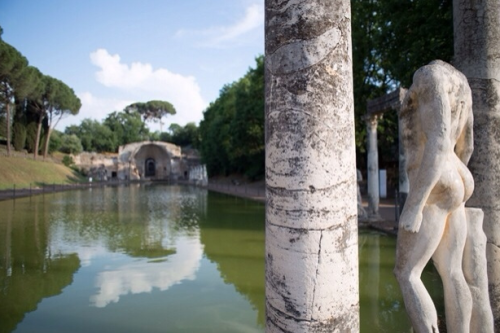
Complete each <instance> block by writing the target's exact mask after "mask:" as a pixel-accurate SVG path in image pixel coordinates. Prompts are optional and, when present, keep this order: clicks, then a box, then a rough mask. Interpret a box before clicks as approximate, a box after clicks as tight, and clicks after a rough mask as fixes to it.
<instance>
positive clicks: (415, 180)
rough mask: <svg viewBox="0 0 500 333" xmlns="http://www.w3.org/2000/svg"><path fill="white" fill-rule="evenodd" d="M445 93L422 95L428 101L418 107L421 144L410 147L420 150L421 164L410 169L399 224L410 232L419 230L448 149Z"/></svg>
mask: <svg viewBox="0 0 500 333" xmlns="http://www.w3.org/2000/svg"><path fill="white" fill-rule="evenodd" d="M434 94H435V92H434ZM444 96H445V95H440V96H439V95H435V96H432V97H431V96H425V97H423V99H425V100H427V101H426V103H421V104H420V106H419V107H418V110H417V112H418V115H419V121H420V123H421V128H422V133H420V135H421V140H418V143H417V144H418V145H421V146H420V147H414V148H413V149H417V151H418V150H423V153H422V159H421V163H420V165H419V166H418V167H417V168H416V169H415V170H413V172H414V173H415V176H414V177H411V182H410V193H408V198H407V200H406V203H405V206H404V209H403V212H402V214H401V218H400V227H402V228H403V229H405V230H407V231H410V232H418V231H419V230H420V225H421V223H422V212H423V209H424V206H425V204H426V202H427V200H428V199H429V195H430V193H431V191H432V189H433V188H434V186H435V185H436V183H437V181H438V180H439V178H440V176H441V168H442V165H443V163H445V161H446V154H447V152H449V150H450V147H449V146H450V144H451V142H450V137H449V130H450V125H451V124H450V106H449V103H448V100H447V98H445V97H444ZM422 146H423V147H422ZM410 149H411V147H410Z"/></svg>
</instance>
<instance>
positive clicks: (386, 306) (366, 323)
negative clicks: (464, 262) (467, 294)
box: [358, 231, 444, 332]
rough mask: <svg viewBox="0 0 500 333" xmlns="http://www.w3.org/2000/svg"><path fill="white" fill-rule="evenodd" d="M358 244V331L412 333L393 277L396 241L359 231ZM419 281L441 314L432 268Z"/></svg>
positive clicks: (438, 287)
mask: <svg viewBox="0 0 500 333" xmlns="http://www.w3.org/2000/svg"><path fill="white" fill-rule="evenodd" d="M358 244H359V272H360V273H359V287H360V288H359V291H360V305H361V306H360V312H361V316H360V317H361V331H362V332H387V331H391V332H411V323H410V321H409V319H408V316H407V314H406V311H405V306H404V302H403V298H402V296H401V291H400V289H399V285H398V283H397V281H396V279H395V277H394V275H393V273H392V271H393V269H394V260H395V253H396V252H395V251H396V250H395V248H396V239H395V238H394V237H390V236H387V235H382V234H379V233H377V232H368V231H360V234H359V238H358ZM422 280H423V281H424V284H425V285H426V286H427V290H429V292H430V293H431V295H432V296H433V298H434V299H435V300H437V303H436V301H435V304H437V305H438V306H437V307H438V311H440V312H441V313H443V309H444V308H443V307H440V304H442V296H443V295H442V286H441V280H440V279H439V275H438V274H437V272H436V271H435V269H434V267H431V266H429V267H427V268H426V270H425V271H424V273H423V275H422ZM439 299H441V301H439ZM439 309H441V310H439Z"/></svg>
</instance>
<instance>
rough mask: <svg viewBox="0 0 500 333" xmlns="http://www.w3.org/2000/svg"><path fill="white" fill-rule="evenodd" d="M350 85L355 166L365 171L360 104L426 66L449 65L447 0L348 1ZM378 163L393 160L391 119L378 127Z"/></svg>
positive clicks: (394, 134) (406, 81) (450, 37)
mask: <svg viewBox="0 0 500 333" xmlns="http://www.w3.org/2000/svg"><path fill="white" fill-rule="evenodd" d="M351 6H352V40H353V81H354V106H355V124H356V148H357V149H356V150H357V160H358V164H362V165H365V163H363V161H364V160H365V146H366V125H365V123H364V120H363V117H364V115H365V114H366V109H367V106H366V102H367V100H369V99H373V98H377V97H380V96H382V95H384V94H386V93H388V92H390V91H392V90H394V89H395V88H397V87H398V86H403V87H409V86H410V84H411V80H412V76H413V73H414V72H415V71H416V70H417V69H418V68H419V67H421V66H423V65H426V64H427V63H429V62H430V61H431V60H434V59H441V60H444V61H448V62H449V61H451V57H452V54H453V30H452V29H453V23H452V0H437V1H436V0H419V1H413V0H384V1H378V0H351ZM378 132H379V133H380V134H383V135H379V141H378V146H379V156H380V160H381V161H388V160H392V161H395V159H396V158H397V153H396V152H397V149H398V148H397V143H398V140H397V137H398V130H397V116H396V115H395V113H390V114H386V115H384V118H383V120H382V121H380V122H379V125H378Z"/></svg>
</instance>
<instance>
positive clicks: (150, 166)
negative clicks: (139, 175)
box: [144, 158, 156, 177]
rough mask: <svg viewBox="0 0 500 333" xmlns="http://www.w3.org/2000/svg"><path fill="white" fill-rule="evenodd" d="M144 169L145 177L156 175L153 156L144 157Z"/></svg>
mask: <svg viewBox="0 0 500 333" xmlns="http://www.w3.org/2000/svg"><path fill="white" fill-rule="evenodd" d="M144 170H145V172H144V173H145V176H146V177H155V176H156V161H155V160H154V158H148V159H146V162H145V165H144Z"/></svg>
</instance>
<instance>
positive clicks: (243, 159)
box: [199, 56, 265, 179]
mask: <svg viewBox="0 0 500 333" xmlns="http://www.w3.org/2000/svg"><path fill="white" fill-rule="evenodd" d="M255 61H256V67H255V68H250V69H249V70H248V72H247V73H246V74H245V76H244V77H243V78H241V79H240V80H238V81H236V82H234V83H232V84H229V85H225V86H224V87H223V88H222V89H221V91H220V95H219V97H218V98H217V99H216V100H215V101H214V102H212V103H211V104H210V105H209V106H208V108H207V109H206V110H205V112H204V113H203V120H202V121H201V123H200V128H199V130H200V136H201V143H200V151H201V155H202V158H203V160H204V161H205V163H206V164H207V169H208V172H209V174H210V175H215V174H229V173H232V172H238V173H243V174H245V175H247V176H248V177H249V178H252V179H257V178H261V177H263V174H264V158H265V157H264V57H263V56H259V57H257V58H256V60H255Z"/></svg>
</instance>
